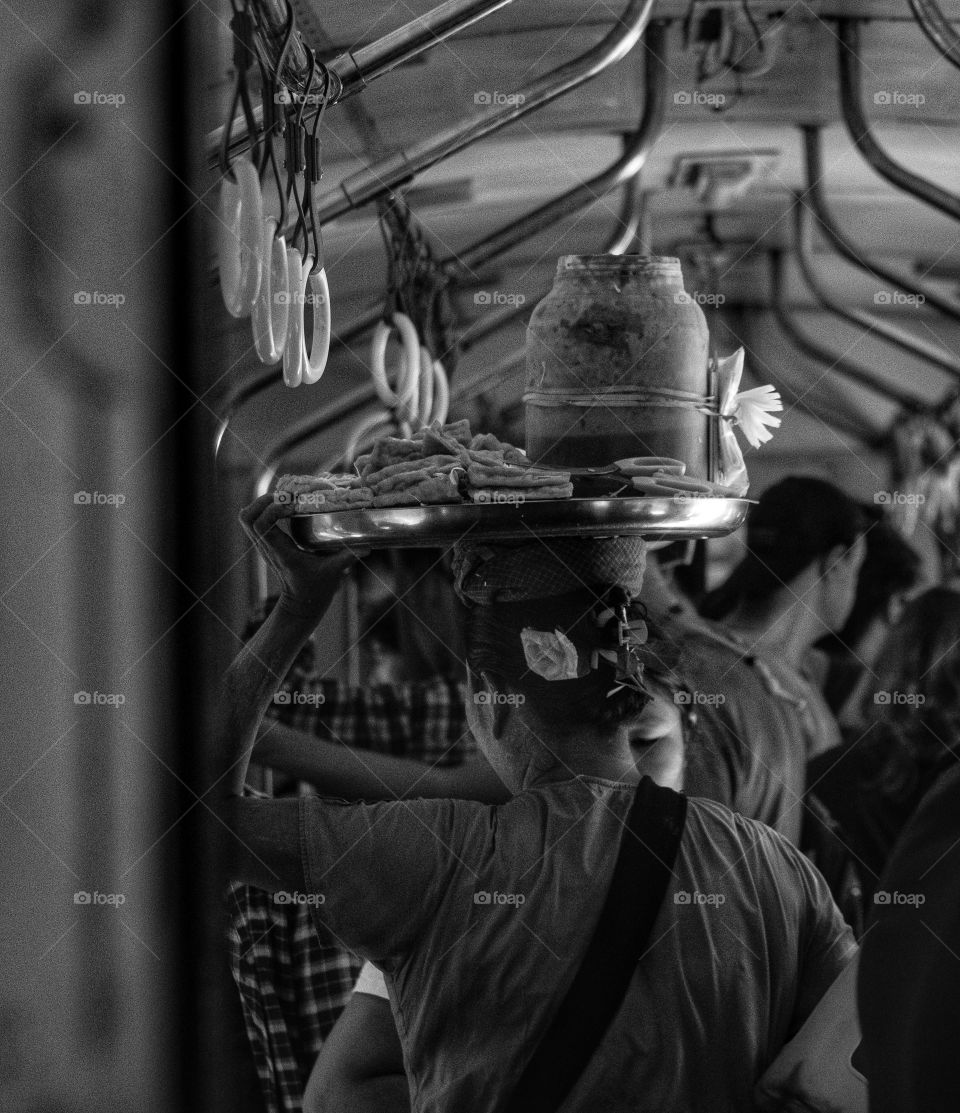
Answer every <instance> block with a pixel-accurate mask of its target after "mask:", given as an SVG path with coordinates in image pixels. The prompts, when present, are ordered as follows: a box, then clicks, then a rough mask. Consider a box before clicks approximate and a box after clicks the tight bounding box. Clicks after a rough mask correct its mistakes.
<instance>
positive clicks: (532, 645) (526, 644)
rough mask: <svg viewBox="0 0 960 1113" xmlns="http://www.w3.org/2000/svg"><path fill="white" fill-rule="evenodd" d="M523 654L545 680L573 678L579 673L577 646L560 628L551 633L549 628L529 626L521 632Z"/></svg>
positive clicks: (532, 669)
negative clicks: (536, 628) (540, 628)
mask: <svg viewBox="0 0 960 1113" xmlns="http://www.w3.org/2000/svg"><path fill="white" fill-rule="evenodd" d="M520 641H521V642H522V643H523V655H524V656H525V657H526V659H527V664H528V665H529V666H530V669H531V671H532V672H535V673H536V674H537V676H542V677H543V678H544V680H573V679H575V677H576V675H577V667H578V665H579V659H578V657H577V647H576V646H575V645H574V644H573V642H572V641H571V640H570V639H569V638H568V637H567V636H566V634H564V633H563V632H562V631H560V630H554V632H553V633H552V634H551V633H550V632H549V631H548V630H532V629H530V628H529V627H527V629H525V630H521V632H520Z"/></svg>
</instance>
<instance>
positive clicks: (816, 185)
mask: <svg viewBox="0 0 960 1113" xmlns="http://www.w3.org/2000/svg"><path fill="white" fill-rule="evenodd" d="M803 141H804V150H805V154H806V166H807V192H806V196H807V197H809V199H810V203H811V205H812V206H813V211H814V214H815V215H816V218H817V222H818V224H819V225H820V228H821V230H822V231H823V234H824V236H825V237H826V238H827V239H828V240H829V241H830V243H831V244H832V245H833V248H834V250H835V251H836V252H837V253H838V254H839V255H842V256H843V257H844V259H847V260H849V261H850V262H851V263H853V265H854V266H855V267H859V268H860V269H861V270H865V271H867V272H868V273H869V274H872V275H873V276H874V277H875V278H877V279H884V280H885V281H886V282H889V283H890V284H891V285H892V286H896V287H898V288H899V289H901V290H905V291H906V292H907V293H908V294H915V295H917V296H920V297H922V298H923V299H924V303H925V304H926V305H929V306H932V307H933V308H934V309H936V310H938V311H939V312H941V313H943V314H945V315H946V316H947V317H950V318H952V319H953V320H954V321H960V304H958V303H957V302H955V301H951V300H950V299H948V298H945V297H942V296H941V295H940V294H938V293H937V291H936V290H932V289H930V288H929V287H927V286H924V285H923V284H921V283H918V282H915V281H913V280H912V279H911V278H910V277H909V276H907V275H904V274H901V273H900V272H898V271H895V270H891V269H890V268H889V267H888V266H887V265H886V264H885V263H882V262H880V261H879V260H876V259H867V258H865V257H864V254H863V252H861V251H860V250H859V249H858V248H857V246H856V245H855V244H854V243H853V242H852V241H851V240H850V239H849V237H848V236H847V235H846V234H845V233H844V232H842V231H841V230H840V228H839V227H838V225H837V223H836V221H835V220H834V217H833V214H832V213H831V212H830V209H829V207H828V205H827V195H826V191H825V189H824V186H823V175H824V170H823V149H822V143H821V135H820V128H819V127H817V126H816V125H810V126H806V127H804V128H803Z"/></svg>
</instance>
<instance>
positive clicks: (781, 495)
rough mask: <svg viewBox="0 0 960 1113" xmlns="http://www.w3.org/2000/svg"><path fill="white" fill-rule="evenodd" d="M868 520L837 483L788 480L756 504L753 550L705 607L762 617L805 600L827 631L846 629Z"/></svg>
mask: <svg viewBox="0 0 960 1113" xmlns="http://www.w3.org/2000/svg"><path fill="white" fill-rule="evenodd" d="M867 526H868V523H867V521H866V519H865V518H864V516H863V515H862V513H861V512H860V508H859V507H858V505H857V503H856V502H854V500H853V499H851V498H850V497H849V496H847V495H845V494H844V493H843V491H841V490H840V489H839V488H838V487H835V486H834V485H833V484H832V483H828V482H827V481H826V480H824V479H817V478H815V477H812V476H799V475H798V476H789V477H788V478H786V479H783V480H781V481H780V482H779V483H776V484H774V486H772V487H769V488H767V490H766V491H764V493H763V494H762V495H761V496H760V500H759V503H758V504H757V505H756V506H755V507H753V508H752V510H751V511H750V515H749V517H748V519H747V553H746V556H745V557H744V558H743V559H742V560H741V561H740V563H739V564H738V565H737V567H736V568H735V569H734V570H733V572H732V573H731V574H730V576H729V577H728V579H727V581H726V582H725V583H724V584H722V585H721V586H720V587H719V588H717V589H716V590H715V591H712V592H710V593H709V594H708V595H707V596H706V598H705V599H704V601H703V604H702V606H701V613H702V614H703V615H704V616H705V617H707V618H712V619H717V620H720V619H724V618H726V617H728V616H729V615H731V614H732V613H733V612H734V611H740V612H742V613H744V614H747V615H752V616H758V617H762V616H763V615H765V614H773V613H776V612H778V611H780V610H782V609H784V608H785V607H788V606H793V605H795V604H796V605H798V606H799V605H800V604H799V603H798V599H802V601H803V602H802V606H803V607H804V609H805V612H806V613H812V614H815V615H816V616H817V617H818V618H819V620H820V623H821V624H822V626H823V627H825V628H826V630H839V629H840V628H841V627H842V626H843V624H844V623H845V622H846V620H847V617H848V615H849V613H850V610H851V608H852V606H853V600H854V595H855V593H856V586H857V576H858V574H859V571H860V565H861V564H862V563H863V557H864V551H865V542H864V540H863V534H864V532H865V530H866V528H867ZM822 632H823V631H821V633H822Z"/></svg>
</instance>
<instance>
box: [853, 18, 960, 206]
mask: <svg viewBox="0 0 960 1113" xmlns="http://www.w3.org/2000/svg"><path fill="white" fill-rule="evenodd" d="M860 46H861V44H860V21H859V20H857V19H840V20H838V21H837V59H838V62H839V68H840V108H841V111H842V114H843V119H844V122H845V123H846V125H847V130H848V131H849V132H850V137H851V139H852V140H853V142H854V145H855V146H856V147H857V149H858V150H859V151H860V153H861V154H862V155H863V157H864V158H865V159H866V160H867V162H869V163H870V165H871V166H872V167H873V169H874V170H876V172H877V173H878V174H879V175H880V176H881V177H882V178H886V179H887V181H888V182H890V183H891V184H892V185H894V186H896V187H897V189H900V190H903V192H904V193H909V194H911V195H912V196H913V197H916V198H917V199H918V200H920V201H923V202H924V203H925V204H927V205H930V206H932V207H933V208H935V209H939V210H940V212H943V213H946V214H947V216H952V217H953V218H954V220H960V197H957V195H956V194H954V193H951V192H950V191H949V190H946V189H943V188H942V187H941V186H938V185H937V184H936V183H935V182H931V181H928V180H927V179H926V178H921V177H920V176H919V175H918V174H914V173H913V172H912V171H910V170H908V169H907V168H906V167H905V166H902V165H901V164H900V163H899V162H897V161H896V160H895V159H893V158H891V157H890V155H888V154H887V152H886V151H885V150H884V148H883V147H881V146H880V143H879V142H878V141H877V137H876V136H875V135H874V134H873V131H872V129H871V127H870V122H869V120H868V119H867V115H866V113H865V112H864V109H863V101H862V99H861V95H860V94H861V61H860Z"/></svg>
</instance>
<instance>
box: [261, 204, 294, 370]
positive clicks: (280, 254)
mask: <svg viewBox="0 0 960 1113" xmlns="http://www.w3.org/2000/svg"><path fill="white" fill-rule="evenodd" d="M278 232H279V228H278V224H277V220H276V219H275V218H274V217H272V216H270V217H267V219H266V220H265V221H264V222H263V237H262V240H261V249H260V253H261V257H262V259H263V273H262V275H261V279H260V293H259V294H258V295H257V300H256V301H255V302H254V304H253V346H254V348H255V349H256V353H257V357H258V358H259V360H260V362H261V363H266V364H272V363H277V362H278V361H279V360H280V358H281V357H282V356H283V351H284V348H285V346H286V340H287V327H288V325H289V321H290V276H289V271H288V269H287V243H286V240H284V238H283V236H282V235H279V234H278Z"/></svg>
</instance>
